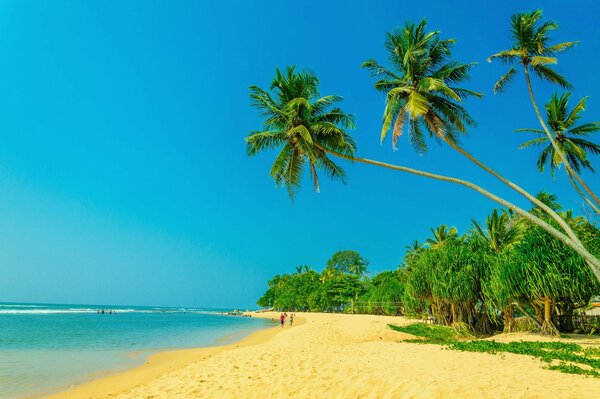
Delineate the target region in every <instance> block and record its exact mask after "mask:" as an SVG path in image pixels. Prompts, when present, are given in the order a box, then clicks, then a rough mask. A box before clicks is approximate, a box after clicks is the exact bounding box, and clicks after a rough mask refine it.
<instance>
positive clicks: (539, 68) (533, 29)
mask: <svg viewBox="0 0 600 399" xmlns="http://www.w3.org/2000/svg"><path fill="white" fill-rule="evenodd" d="M542 16H543V15H542V11H541V10H536V11H530V12H525V13H519V14H515V15H513V16H512V18H511V34H512V39H513V43H512V47H511V48H510V49H508V50H503V51H500V52H499V53H496V54H494V55H492V56H490V57H489V58H488V61H490V62H491V61H492V60H494V59H497V60H499V61H501V62H503V63H505V64H509V65H510V68H509V70H508V72H506V73H505V74H504V75H503V76H502V77H500V79H499V80H498V82H496V84H495V85H494V92H495V93H501V92H503V91H504V89H505V88H506V87H507V85H508V84H509V83H510V82H511V81H512V79H513V78H514V76H515V75H516V73H517V71H518V69H517V68H518V67H522V69H523V72H524V73H525V80H526V82H527V89H528V91H529V98H530V100H531V103H532V105H533V108H534V111H535V114H536V116H537V118H538V121H539V122H540V125H541V126H542V129H543V132H544V133H545V134H546V137H547V139H548V141H549V142H550V144H551V145H552V147H553V148H554V151H555V152H556V154H557V159H560V160H561V162H562V163H564V165H565V168H566V169H567V172H568V173H569V174H570V175H571V176H572V177H573V178H574V179H575V180H576V181H577V182H578V183H579V184H580V185H581V186H582V187H583V189H584V190H585V192H586V193H587V194H588V195H589V196H590V197H591V198H592V200H593V201H594V202H595V203H596V205H600V199H598V197H597V196H596V194H595V193H594V192H593V191H592V190H591V189H590V188H589V186H588V185H587V184H586V183H585V182H584V181H583V179H582V178H581V177H580V176H579V174H578V173H577V171H576V170H575V168H574V167H573V166H572V165H571V162H570V160H569V159H568V158H567V155H565V154H564V152H563V150H562V149H561V147H560V146H559V145H558V143H557V141H556V140H555V138H554V137H553V135H552V133H551V131H550V129H549V128H548V126H547V125H546V123H545V122H544V118H542V115H541V113H540V110H539V108H538V106H537V103H536V101H535V96H534V93H533V87H532V84H531V78H530V72H533V73H535V74H536V75H537V76H538V77H539V78H540V79H541V80H544V81H547V82H550V83H554V84H558V85H559V86H561V87H563V88H566V89H569V88H571V84H570V83H569V82H568V81H567V80H566V79H565V78H564V77H563V76H562V75H560V74H558V73H557V72H556V71H555V70H554V69H552V68H551V67H550V66H549V65H552V64H556V63H557V62H558V60H557V58H556V55H557V54H559V53H562V52H563V51H565V50H568V49H570V48H571V47H573V46H575V45H576V44H577V42H563V43H558V44H554V45H550V36H549V35H550V32H552V31H553V30H555V29H557V28H558V24H557V23H556V22H552V21H549V22H542V21H541V19H542Z"/></svg>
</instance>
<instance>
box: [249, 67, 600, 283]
mask: <svg viewBox="0 0 600 399" xmlns="http://www.w3.org/2000/svg"><path fill="white" fill-rule="evenodd" d="M250 90H251V94H250V96H251V99H252V105H254V106H255V107H256V108H257V109H258V110H259V112H260V115H261V116H262V117H263V118H264V121H263V122H264V129H263V130H261V131H255V132H251V133H250V135H248V136H247V137H246V146H247V153H248V155H249V156H252V155H255V154H257V153H259V152H260V151H262V150H268V149H271V150H272V149H279V152H278V154H277V156H276V158H275V161H274V162H273V165H272V167H271V176H272V177H273V179H274V180H275V182H276V184H277V185H283V186H285V187H286V188H287V190H288V192H289V195H290V197H293V195H294V190H295V189H296V188H298V187H299V186H300V184H301V179H302V173H303V170H304V168H305V167H308V169H309V171H310V176H311V179H312V180H313V184H314V186H315V189H318V188H319V173H320V172H321V171H322V172H325V173H326V175H328V176H329V177H331V178H333V179H341V180H344V177H345V174H344V171H343V169H342V167H341V166H339V165H337V164H336V163H334V162H333V161H332V160H331V158H330V156H335V157H338V158H341V159H346V160H350V161H354V162H359V163H365V164H369V165H374V166H379V167H384V168H388V169H392V170H397V171H401V172H406V173H411V174H414V175H418V176H423V177H427V178H431V179H436V180H441V181H446V182H450V183H454V184H459V185H462V186H465V187H468V188H470V189H472V190H475V191H477V192H478V193H480V194H482V195H484V196H486V197H487V198H489V199H491V200H493V201H496V202H497V203H499V204H500V205H502V206H504V207H507V208H509V209H511V210H512V211H514V212H515V213H517V214H519V215H520V216H522V217H524V218H526V219H528V220H530V221H531V222H532V223H534V224H536V225H539V226H540V227H541V228H543V229H544V230H546V231H547V232H548V233H549V234H551V235H552V236H554V237H556V238H557V239H559V240H560V241H562V242H563V243H565V244H566V245H568V246H569V247H571V248H573V249H574V250H575V251H576V252H577V253H578V254H580V255H581V256H582V257H584V258H585V259H586V260H587V261H588V263H589V264H590V267H592V269H593V271H594V273H595V274H596V277H597V278H598V279H599V280H600V261H599V260H598V259H596V258H595V257H594V256H593V255H592V254H590V253H589V252H588V251H587V250H586V249H585V247H584V246H583V245H582V244H581V243H580V242H579V241H578V240H577V239H576V236H575V239H572V238H571V237H570V236H567V235H565V234H563V233H562V232H560V231H559V230H558V229H557V228H555V227H553V226H551V225H550V224H548V223H547V222H546V221H544V220H542V219H541V218H539V217H537V216H535V215H533V214H531V213H530V212H527V211H526V210H524V209H522V208H520V207H518V206H517V205H515V204H513V203H511V202H509V201H507V200H505V199H503V198H500V197H499V196H497V195H495V194H493V193H491V192H489V191H487V190H485V189H484V188H482V187H480V186H478V185H476V184H474V183H472V182H470V181H467V180H463V179H459V178H456V177H450V176H444V175H440V174H435V173H430V172H425V171H421V170H417V169H413V168H409V167H406V166H400V165H393V164H389V163H385V162H380V161H375V160H371V159H367V158H361V157H358V156H356V145H355V142H354V140H353V138H352V137H351V136H350V134H349V133H348V130H349V129H351V128H353V126H354V121H353V117H352V116H351V115H349V114H346V113H345V112H343V111H342V110H341V108H339V107H338V106H337V105H338V104H339V102H340V101H341V100H342V99H341V97H339V96H325V97H320V95H319V92H318V80H317V78H316V77H315V75H313V74H312V73H310V72H296V71H295V69H294V68H293V67H288V69H287V71H286V72H285V73H282V72H281V71H279V70H277V71H276V75H275V78H274V79H273V82H272V84H271V92H269V91H267V90H263V89H261V88H259V87H256V86H252V87H251V88H250ZM567 227H568V226H567Z"/></svg>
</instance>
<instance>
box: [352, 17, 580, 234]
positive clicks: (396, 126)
mask: <svg viewBox="0 0 600 399" xmlns="http://www.w3.org/2000/svg"><path fill="white" fill-rule="evenodd" d="M454 42H455V41H454V40H453V39H446V40H442V39H441V38H440V32H438V31H432V32H428V31H427V30H426V21H425V20H422V21H421V22H420V23H419V24H418V25H415V24H410V23H407V24H406V25H405V26H404V28H403V29H396V30H394V31H392V32H391V33H388V34H387V38H386V41H385V48H386V50H387V52H388V56H389V60H390V64H391V67H389V68H388V67H386V66H384V65H381V64H380V63H378V62H377V61H375V60H367V61H365V62H364V63H363V67H364V68H367V69H368V70H369V71H370V73H371V75H372V76H373V77H376V78H377V79H378V80H377V82H376V83H375V88H376V89H377V90H379V91H382V92H384V93H386V107H385V110H384V112H383V127H382V129H381V141H383V140H384V139H385V138H386V136H387V134H388V132H389V130H390V129H391V128H392V126H393V135H392V146H393V148H394V149H395V148H396V142H397V140H398V138H400V137H401V136H402V134H403V132H404V130H407V135H408V141H409V142H410V143H411V144H412V146H413V147H414V148H415V149H416V151H417V152H418V153H421V154H422V153H424V152H425V151H427V144H426V141H425V137H424V135H425V133H424V130H425V131H426V132H427V133H428V135H429V137H434V138H436V139H438V140H442V141H444V142H445V143H447V144H448V145H449V146H450V147H452V148H453V149H454V150H456V151H458V152H459V153H460V154H462V155H463V156H465V157H467V158H468V159H469V160H470V161H472V162H474V163H475V164H476V165H477V166H479V167H480V168H482V169H483V170H485V171H486V172H488V173H490V174H491V175H493V176H494V177H496V178H497V179H499V180H500V181H501V182H503V183H504V184H506V185H507V186H508V187H510V188H511V189H513V190H515V191H517V192H518V193H520V194H521V195H523V196H524V197H525V198H527V199H528V200H529V201H531V202H533V203H534V204H535V205H537V206H539V207H541V208H542V209H544V211H546V212H547V213H548V214H549V215H550V216H551V217H552V218H553V219H554V220H555V221H556V222H557V223H558V224H559V225H560V226H561V228H562V229H563V230H564V231H565V232H566V233H567V235H568V236H569V237H570V238H571V239H572V240H573V241H575V242H578V243H580V242H579V239H578V238H577V236H576V234H575V233H574V232H573V230H572V229H571V228H570V226H569V225H568V224H567V223H566V222H565V221H564V220H562V219H561V217H560V215H558V214H557V213H556V212H554V211H553V210H552V209H550V208H546V207H545V206H544V204H542V203H539V202H538V201H537V200H536V198H535V197H534V196H533V195H531V194H530V193H528V192H527V191H525V190H524V189H523V188H521V187H519V186H518V185H516V184H515V183H513V182H512V181H510V180H508V179H506V178H505V177H503V176H502V175H500V174H499V173H498V172H496V171H495V170H493V169H492V168H490V167H488V166H487V165H485V164H483V163H482V162H481V161H479V160H478V159H477V158H475V157H474V156H473V155H472V154H470V153H469V152H467V151H465V150H464V149H463V148H462V147H461V146H460V145H459V143H458V136H459V135H460V134H464V133H466V127H467V126H473V125H475V121H474V120H473V118H471V116H470V115H469V113H468V112H467V110H466V109H465V108H464V107H463V106H462V105H461V103H462V101H463V99H466V98H469V97H481V94H479V93H477V92H474V91H472V90H468V89H465V88H462V87H458V85H460V84H461V83H462V82H464V81H465V80H467V79H468V78H469V71H470V69H471V67H472V66H473V64H462V63H460V62H458V61H456V60H454V59H452V58H451V49H452V45H453V43H454ZM580 244H581V243H580Z"/></svg>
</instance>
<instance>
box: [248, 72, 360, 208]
mask: <svg viewBox="0 0 600 399" xmlns="http://www.w3.org/2000/svg"><path fill="white" fill-rule="evenodd" d="M317 87H318V80H317V78H316V76H315V75H313V74H311V73H309V72H298V73H296V72H295V69H294V67H289V68H288V69H287V71H286V72H285V73H281V71H280V70H279V69H277V70H276V75H275V79H273V82H272V83H271V90H272V91H275V94H276V95H275V97H272V96H271V94H270V93H269V92H267V91H265V90H263V89H261V88H259V87H256V86H252V87H250V92H251V94H250V98H251V99H252V105H253V106H255V107H256V108H258V109H259V110H260V114H261V116H262V117H264V118H265V122H264V125H265V130H264V131H255V132H252V133H251V134H250V136H248V137H247V139H246V143H247V152H248V155H249V156H252V155H255V154H257V153H258V152H259V151H261V150H265V149H273V148H278V147H282V148H281V151H280V152H279V154H278V155H277V157H276V158H275V162H274V163H273V166H272V167H271V176H272V177H273V179H274V180H275V183H276V184H277V185H283V186H285V187H286V188H287V190H288V193H289V195H290V198H292V199H293V197H294V189H295V188H296V187H298V186H299V185H300V180H301V177H302V172H303V168H304V166H305V165H306V164H308V167H309V170H310V177H311V179H312V181H313V185H314V188H315V190H316V191H319V177H318V174H317V171H318V170H323V171H324V172H325V173H326V174H327V175H328V176H329V177H330V178H332V179H339V180H342V181H344V179H345V173H344V170H343V169H342V168H341V167H340V166H338V165H336V164H335V163H334V162H333V161H331V159H329V157H328V156H327V153H326V150H327V151H331V152H333V153H336V154H342V155H346V156H353V155H354V152H355V144H354V140H353V139H352V137H351V136H349V135H348V134H347V133H346V131H345V129H348V128H352V127H354V118H353V116H352V115H349V114H346V113H344V112H342V110H341V109H340V108H337V107H334V105H335V104H336V103H338V102H340V101H341V97H338V96H325V97H321V98H318V97H319V93H318V91H317Z"/></svg>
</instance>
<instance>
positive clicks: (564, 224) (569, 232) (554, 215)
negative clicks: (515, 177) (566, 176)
mask: <svg viewBox="0 0 600 399" xmlns="http://www.w3.org/2000/svg"><path fill="white" fill-rule="evenodd" d="M442 139H443V140H444V141H445V142H446V143H447V144H448V145H449V146H450V147H452V148H454V149H455V150H456V151H458V152H459V153H461V154H462V155H464V156H465V157H467V158H468V159H469V160H471V161H472V162H473V163H475V164H476V165H477V166H479V167H480V168H482V169H483V170H485V171H486V172H488V173H490V174H491V175H492V176H494V177H496V178H497V179H498V180H500V181H501V182H502V183H504V184H506V185H507V186H508V187H510V188H512V189H513V190H515V191H516V192H518V193H519V194H521V195H523V196H524V197H525V198H527V199H528V200H529V201H531V202H532V203H533V204H535V205H537V206H538V207H540V208H541V209H542V210H543V211H544V212H546V213H547V214H548V215H550V217H552V219H554V220H555V221H556V223H558V224H559V225H560V227H562V229H563V230H564V231H565V233H567V235H568V236H569V237H570V238H571V239H572V240H573V241H575V242H577V243H579V244H581V241H580V240H579V238H578V237H577V235H576V234H575V232H574V231H573V230H572V229H571V227H570V226H569V225H568V224H567V222H565V221H564V220H563V218H561V217H560V215H559V214H558V213H556V212H555V211H554V210H552V208H550V207H549V206H548V205H546V204H544V203H543V202H542V201H540V200H538V199H537V198H536V197H534V196H533V195H531V194H529V193H528V192H527V191H525V190H524V189H523V188H521V187H519V186H518V185H516V184H515V183H513V182H512V181H510V180H508V179H507V178H505V177H504V176H502V175H501V174H499V173H498V172H496V171H495V170H493V169H492V168H490V167H488V166H487V165H485V164H484V163H482V162H481V161H479V160H478V159H477V158H475V157H474V156H473V155H471V154H470V153H469V152H467V151H465V150H464V149H463V148H461V147H460V146H458V145H457V144H456V143H455V142H453V141H452V140H449V139H448V137H446V136H442Z"/></svg>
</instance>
